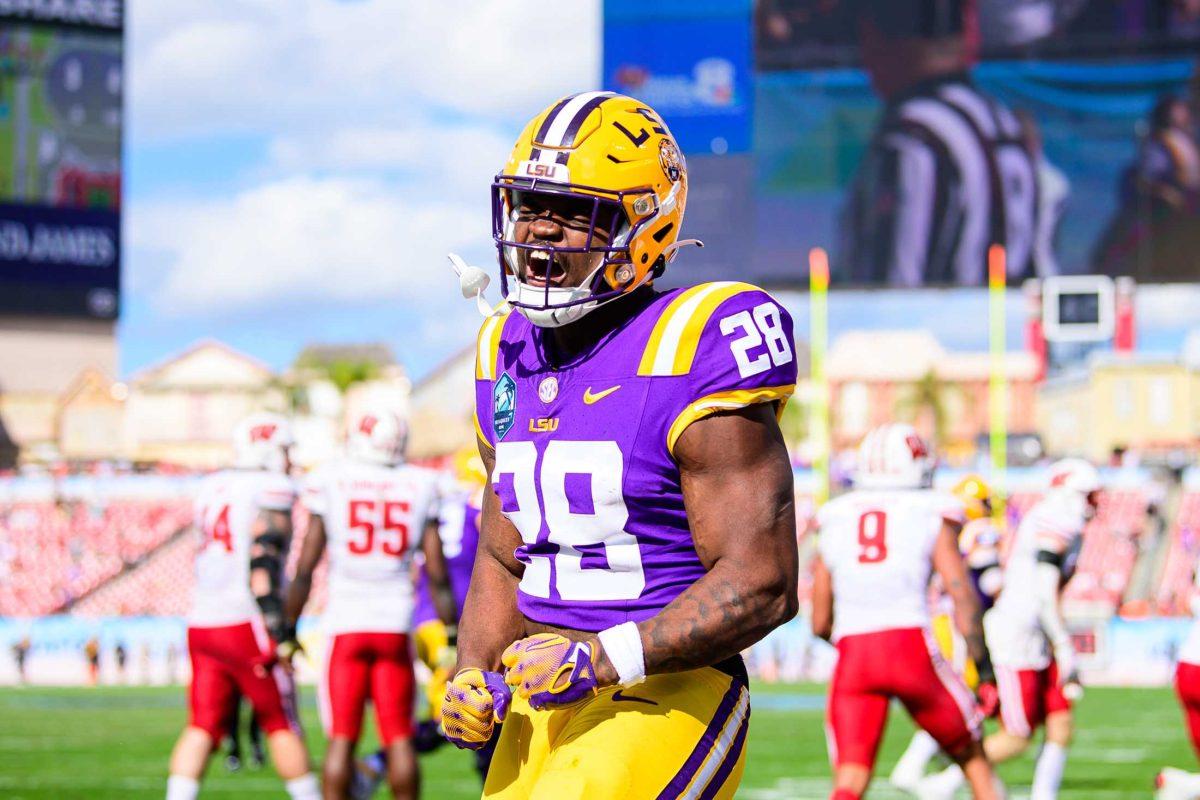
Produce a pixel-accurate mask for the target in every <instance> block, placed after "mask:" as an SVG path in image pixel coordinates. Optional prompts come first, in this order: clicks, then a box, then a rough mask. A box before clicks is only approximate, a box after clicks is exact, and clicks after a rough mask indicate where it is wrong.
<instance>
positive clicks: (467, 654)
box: [442, 92, 798, 800]
mask: <svg viewBox="0 0 1200 800" xmlns="http://www.w3.org/2000/svg"><path fill="white" fill-rule="evenodd" d="M492 191H493V233H494V238H495V241H496V244H497V247H498V250H499V256H500V263H501V282H502V288H503V290H504V293H505V296H506V298H505V299H506V301H507V305H508V307H509V308H510V309H511V310H510V311H507V312H502V313H498V314H497V315H495V316H493V317H492V318H490V319H488V320H487V321H486V322H485V323H484V325H483V327H482V329H481V331H480V335H479V344H478V360H477V364H476V373H475V377H476V391H477V401H476V423H477V426H478V427H477V432H478V435H479V440H480V445H479V446H480V454H481V455H482V457H483V460H484V463H485V464H486V465H487V467H488V473H489V476H490V480H491V487H492V491H489V492H486V493H485V495H484V503H483V513H482V516H481V530H480V547H479V552H478V554H477V556H476V563H475V570H474V572H473V574H472V576H471V587H470V589H469V591H468V592H467V603H466V609H465V611H464V614H463V617H462V621H461V623H460V626H459V643H458V648H459V649H458V672H457V673H456V675H455V677H454V678H453V680H452V681H451V682H450V684H449V685H448V687H447V690H446V699H445V703H444V705H443V709H442V721H443V726H444V728H445V731H446V734H447V736H448V737H449V738H450V739H451V740H452V741H454V742H455V743H457V744H459V745H460V746H464V747H472V748H473V747H480V746H482V745H483V744H484V743H485V742H487V741H488V738H489V736H490V735H491V732H492V727H493V721H494V720H495V719H498V718H501V717H503V716H504V715H505V713H506V711H507V712H508V720H507V721H506V722H505V723H504V725H503V727H502V729H501V732H500V738H499V742H498V744H497V747H496V755H495V758H494V759H493V761H492V765H491V769H490V770H489V771H488V775H487V780H486V781H485V786H484V796H485V797H487V798H504V799H505V800H508V799H509V798H522V800H525V799H526V798H534V800H549V798H555V799H556V800H557V799H558V798H568V797H571V798H581V797H587V798H595V799H596V800H602V799H603V798H617V797H622V798H623V797H628V796H630V794H631V792H632V793H633V794H634V795H636V796H639V797H705V798H730V797H732V796H733V793H734V791H735V790H736V788H737V786H738V784H739V782H740V780H741V773H742V769H743V765H744V757H745V742H746V732H747V730H748V724H749V710H750V709H749V690H748V687H747V680H746V674H745V668H744V665H743V664H742V661H741V657H740V655H739V653H740V652H741V651H742V650H743V649H744V648H746V647H748V646H749V645H751V644H752V643H754V642H756V641H758V640H759V639H761V638H762V637H763V636H764V635H765V634H766V633H767V632H769V631H770V630H772V629H774V628H775V627H777V626H778V625H780V624H781V623H783V622H784V621H785V620H787V619H790V618H791V617H792V616H793V615H794V614H795V613H796V608H797V604H798V598H797V596H796V580H797V574H796V573H797V555H796V531H795V524H796V523H795V513H794V511H793V487H792V471H791V466H790V463H789V460H788V454H787V449H786V448H785V446H784V442H783V437H782V435H781V433H780V430H779V424H778V417H777V415H778V414H779V413H780V411H781V410H782V407H783V404H784V402H785V401H786V400H787V398H788V397H789V396H790V395H791V393H792V391H793V390H794V387H795V382H796V357H795V353H794V349H793V340H792V323H791V319H790V318H789V317H788V315H787V312H786V311H784V309H783V308H782V307H781V306H780V305H779V304H778V303H777V302H776V301H775V300H774V299H772V298H771V297H770V296H769V295H767V294H766V293H765V292H763V291H761V290H759V289H757V288H755V287H753V286H750V285H747V284H744V283H734V282H730V283H706V284H701V285H699V286H695V287H693V288H690V289H682V290H681V289H677V290H673V291H665V292H660V291H657V290H656V289H655V288H654V287H653V285H652V284H653V282H654V280H655V279H656V278H657V277H658V276H660V275H661V274H662V272H663V270H664V269H666V267H667V265H668V264H669V263H670V261H671V260H672V259H673V258H674V257H675V255H676V252H677V250H678V248H679V247H680V246H681V245H682V244H683V242H682V241H681V240H680V239H679V234H680V226H681V224H682V223H683V214H684V207H685V204H686V201H687V191H688V183H687V170H686V165H685V163H684V159H683V156H682V155H681V153H680V152H679V148H678V146H677V144H676V142H675V139H674V138H673V137H672V136H671V133H670V132H669V131H668V129H667V126H666V124H665V123H664V122H663V120H662V119H661V118H660V117H659V115H658V114H657V113H655V111H654V110H653V109H651V108H649V107H648V106H646V105H645V104H643V103H640V102H638V101H637V100H634V99H633V98H630V97H625V96H621V95H616V94H612V93H610V92H585V93H582V94H577V95H573V96H570V97H565V98H563V99H562V100H560V101H559V102H557V103H555V104H554V105H552V106H551V107H549V108H548V109H546V110H545V111H543V112H541V113H540V114H538V115H537V116H536V117H534V119H533V120H532V121H531V122H530V123H529V124H528V125H527V126H526V128H525V130H524V131H523V132H522V134H521V136H520V138H519V139H518V140H517V144H516V146H515V148H514V149H513V151H512V155H511V157H510V159H509V161H508V163H507V165H506V166H505V168H504V170H503V172H502V173H501V174H500V175H498V176H497V177H496V179H495V181H494V183H493V187H492ZM502 670H503V674H501V671H502ZM510 688H511V691H512V695H511V698H510ZM510 699H511V708H510V707H509V706H510ZM631 787H632V788H631Z"/></svg>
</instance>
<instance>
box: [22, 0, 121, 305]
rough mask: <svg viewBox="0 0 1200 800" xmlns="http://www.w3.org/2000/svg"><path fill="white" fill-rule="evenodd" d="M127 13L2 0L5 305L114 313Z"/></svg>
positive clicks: (102, 6)
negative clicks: (123, 50)
mask: <svg viewBox="0 0 1200 800" xmlns="http://www.w3.org/2000/svg"><path fill="white" fill-rule="evenodd" d="M122 12H123V9H122V4H121V3H120V2H119V0H87V1H86V2H83V0H74V1H72V0H63V2H57V3H28V2H16V0H0V311H3V312H6V313H21V314H56V315H67V316H85V317H94V318H113V317H115V316H116V315H117V311H118V291H119V285H120V206H121V122H122V113H121V109H122V94H123V85H122V84H123V76H122V66H123V65H122V27H123V20H122Z"/></svg>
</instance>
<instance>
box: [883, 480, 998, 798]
mask: <svg viewBox="0 0 1200 800" xmlns="http://www.w3.org/2000/svg"><path fill="white" fill-rule="evenodd" d="M950 493H951V494H952V495H954V496H955V497H956V498H958V499H959V500H960V501H961V502H962V504H963V506H964V510H965V511H966V517H967V522H966V524H965V525H963V529H962V532H961V533H959V534H958V551H959V552H960V553H961V554H962V557H963V560H964V561H965V562H966V565H967V575H968V576H969V578H970V580H971V586H972V588H974V590H975V597H976V599H978V600H979V607H980V608H981V609H982V610H983V611H987V610H988V609H990V608H991V607H992V605H994V604H995V602H996V597H997V596H998V595H999V594H1000V587H1001V586H1002V585H1003V571H1002V569H1001V567H1000V545H1001V540H1002V538H1003V537H1002V531H1001V528H1000V525H999V523H998V521H997V520H995V519H994V518H993V516H992V490H991V488H990V487H989V486H988V485H987V483H986V482H985V481H984V480H983V479H982V478H980V477H979V476H978V475H968V476H966V477H964V478H963V479H962V480H960V481H959V482H958V483H957V484H955V486H954V488H953V489H951V490H950ZM937 588H940V582H938V583H937ZM933 638H934V640H935V641H936V642H937V646H938V649H939V650H940V651H941V653H942V656H943V657H944V658H945V659H946V660H947V661H949V662H950V663H951V664H952V665H953V666H954V669H955V671H957V672H958V673H959V674H960V675H962V676H963V680H965V681H966V682H967V686H969V687H972V688H977V687H978V686H979V670H978V669H976V667H975V662H973V661H972V660H971V658H970V655H969V654H968V653H967V643H966V641H965V640H964V639H963V637H962V635H961V634H960V633H958V629H957V628H956V626H955V624H954V598H952V597H950V596H949V595H948V594H946V593H945V592H941V591H939V592H938V597H937V600H936V601H935V603H934V616H933ZM939 750H941V748H940V747H938V743H937V740H935V739H934V738H933V737H932V736H930V735H929V734H928V733H926V732H925V731H923V730H918V731H917V732H916V733H914V734H913V738H912V741H911V742H909V745H908V747H907V748H906V749H905V751H904V753H903V755H901V756H900V758H899V759H898V760H897V761H896V766H895V767H893V768H892V774H891V775H890V776H888V780H889V781H890V782H891V784H892V785H893V786H895V787H897V788H899V789H906V790H908V791H913V790H914V789H915V788H916V787H917V785H918V784H919V783H920V781H921V779H922V778H923V777H924V775H925V768H926V767H927V766H928V765H929V762H930V761H932V760H933V758H934V757H935V756H936V755H937V754H938V751H939Z"/></svg>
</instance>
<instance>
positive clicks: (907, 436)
mask: <svg viewBox="0 0 1200 800" xmlns="http://www.w3.org/2000/svg"><path fill="white" fill-rule="evenodd" d="M933 467H934V460H933V457H932V456H931V455H930V453H929V447H928V446H927V445H926V444H925V441H924V440H923V439H922V438H921V437H920V435H919V434H918V433H917V430H916V428H914V427H913V426H912V425H906V424H904V423H901V422H892V423H888V424H887V425H880V426H879V427H878V428H875V429H873V430H872V431H871V432H870V433H868V434H867V435H866V437H865V438H864V439H863V440H862V444H860V445H859V446H858V465H857V467H856V468H855V471H854V485H855V486H856V487H858V488H860V489H927V488H929V487H930V486H932V485H933Z"/></svg>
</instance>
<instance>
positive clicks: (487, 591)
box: [458, 441, 525, 670]
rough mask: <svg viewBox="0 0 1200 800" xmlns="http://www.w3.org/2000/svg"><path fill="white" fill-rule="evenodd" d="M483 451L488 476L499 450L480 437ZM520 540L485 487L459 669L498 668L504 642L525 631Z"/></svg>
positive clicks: (493, 494) (460, 635) (460, 636)
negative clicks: (521, 608)
mask: <svg viewBox="0 0 1200 800" xmlns="http://www.w3.org/2000/svg"><path fill="white" fill-rule="evenodd" d="M479 455H480V457H481V458H482V459H483V464H484V467H485V468H486V469H487V473H488V477H489V480H490V478H491V474H492V470H493V469H494V468H495V466H496V451H495V450H493V449H492V448H491V447H490V446H488V445H486V444H484V443H483V442H482V441H480V443H479ZM489 487H490V484H489ZM520 545H521V534H520V533H519V532H518V531H517V529H516V528H515V527H514V526H513V524H512V523H511V522H509V521H508V519H507V518H505V516H504V515H503V514H501V513H500V498H499V497H497V496H496V492H495V491H493V490H491V489H490V488H488V489H485V490H484V492H483V509H482V510H481V511H480V514H479V547H478V549H477V550H476V556H475V567H474V568H473V569H472V571H471V583H470V586H469V588H468V589H467V599H466V601H465V602H464V603H463V611H462V617H461V619H460V620H459V623H458V642H459V646H458V668H459V669H464V668H466V667H478V668H479V669H483V670H498V669H499V668H500V654H501V653H502V652H504V648H506V647H508V645H510V644H511V643H512V642H514V641H516V640H517V639H520V638H521V637H522V636H524V635H525V622H524V617H522V616H521V612H520V611H519V610H518V609H517V584H518V583H520V582H521V576H522V575H523V574H524V572H525V565H524V564H522V563H521V562H520V561H518V560H517V559H516V556H515V555H514V553H515V552H516V549H517V548H518V547H519V546H520Z"/></svg>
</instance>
